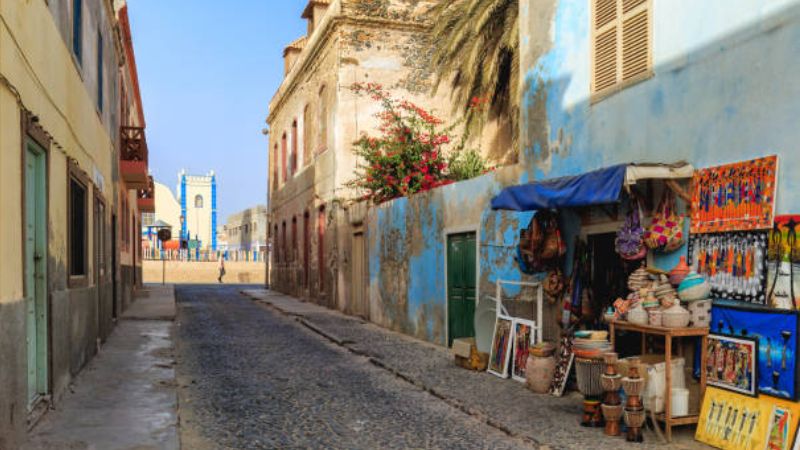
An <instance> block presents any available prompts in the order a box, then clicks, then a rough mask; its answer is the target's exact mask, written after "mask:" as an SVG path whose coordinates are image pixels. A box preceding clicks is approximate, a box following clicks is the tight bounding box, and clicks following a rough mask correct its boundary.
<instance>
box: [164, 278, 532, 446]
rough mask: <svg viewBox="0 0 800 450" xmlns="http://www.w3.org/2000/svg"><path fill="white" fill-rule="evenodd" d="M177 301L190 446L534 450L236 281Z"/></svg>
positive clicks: (185, 433) (191, 291)
mask: <svg viewBox="0 0 800 450" xmlns="http://www.w3.org/2000/svg"><path fill="white" fill-rule="evenodd" d="M177 301H178V326H177V328H176V341H177V342H176V345H177V350H178V351H177V353H178V355H179V358H178V385H179V403H180V416H181V441H182V447H183V448H190V449H203V448H247V449H256V448H363V449H377V448H448V449H451V448H452V449H456V448H493V449H504V448H532V446H531V445H529V444H528V443H526V442H523V441H522V440H520V439H516V438H513V437H510V436H508V435H507V434H505V433H503V432H501V431H500V430H498V429H496V428H494V427H492V426H489V425H487V424H486V423H483V422H481V421H479V420H476V419H475V418H473V417H471V416H469V415H468V414H465V413H464V412H462V411H460V410H458V409H457V408H454V407H452V406H450V405H448V404H447V403H446V402H443V401H442V400H441V399H439V398H437V397H435V396H434V395H431V394H430V393H428V392H426V391H424V390H422V389H420V388H419V387H417V386H415V385H413V384H410V383H408V382H406V381H404V380H402V379H400V378H398V377H396V376H395V375H393V374H391V373H390V372H388V371H386V370H384V369H382V368H379V367H376V366H375V365H374V364H371V363H370V362H369V361H368V359H367V358H366V357H363V356H358V355H356V354H353V353H351V352H348V351H347V350H343V349H341V348H338V347H337V346H335V345H333V344H330V343H329V342H328V341H326V340H325V339H324V338H322V337H321V336H319V335H317V334H315V333H313V332H312V331H310V330H308V329H306V328H304V327H303V326H301V325H299V324H298V323H297V322H295V321H294V320H292V319H291V318H287V317H285V316H283V315H282V314H281V313H279V312H275V311H271V310H269V309H267V308H266V307H264V306H262V305H259V304H258V303H255V302H253V301H252V300H250V299H249V298H247V297H244V296H243V295H240V294H239V291H238V289H237V288H235V287H228V286H224V287H211V286H205V287H203V286H196V287H180V288H178V289H177Z"/></svg>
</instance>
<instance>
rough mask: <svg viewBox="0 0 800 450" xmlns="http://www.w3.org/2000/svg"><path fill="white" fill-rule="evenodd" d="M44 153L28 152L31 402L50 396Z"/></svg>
mask: <svg viewBox="0 0 800 450" xmlns="http://www.w3.org/2000/svg"><path fill="white" fill-rule="evenodd" d="M46 186H47V184H46V178H45V154H44V151H43V150H42V149H41V148H39V147H38V146H36V145H35V144H33V143H32V142H30V143H28V145H27V151H26V152H25V213H24V214H25V302H26V308H27V318H26V319H27V320H26V341H27V347H28V348H27V353H28V401H29V405H28V406H29V407H32V406H33V405H34V404H35V402H36V400H37V399H38V398H39V397H40V396H42V395H46V394H47V275H46V272H45V270H46V267H47V266H46V264H47V260H46V257H45V256H46V255H47V194H46V191H45V190H46Z"/></svg>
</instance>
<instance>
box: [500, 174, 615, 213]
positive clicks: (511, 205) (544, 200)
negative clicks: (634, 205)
mask: <svg viewBox="0 0 800 450" xmlns="http://www.w3.org/2000/svg"><path fill="white" fill-rule="evenodd" d="M627 168H628V165H627V164H620V165H618V166H612V167H608V168H605V169H600V170H595V171H593V172H587V173H584V174H582V175H576V176H571V177H562V178H555V179H552V180H545V181H537V182H534V183H529V184H523V185H519V186H512V187H508V188H505V189H503V190H502V191H500V194H498V195H497V196H496V197H495V198H493V199H492V209H508V210H512V211H534V210H539V209H555V208H569V207H578V206H590V205H602V204H608V203H614V202H617V201H618V200H619V197H620V194H621V192H622V187H623V184H624V183H625V174H626V170H627Z"/></svg>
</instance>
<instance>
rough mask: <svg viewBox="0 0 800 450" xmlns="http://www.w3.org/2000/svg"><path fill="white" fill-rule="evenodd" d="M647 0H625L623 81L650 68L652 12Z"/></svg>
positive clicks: (644, 72)
mask: <svg viewBox="0 0 800 450" xmlns="http://www.w3.org/2000/svg"><path fill="white" fill-rule="evenodd" d="M648 9H649V8H648V1H647V0H623V17H622V81H627V80H630V79H633V78H636V77H638V76H640V75H644V74H646V73H648V71H649V70H650V12H649V11H648Z"/></svg>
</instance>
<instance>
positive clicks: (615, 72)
mask: <svg viewBox="0 0 800 450" xmlns="http://www.w3.org/2000/svg"><path fill="white" fill-rule="evenodd" d="M651 1H652V0H591V2H592V85H591V90H592V94H593V95H596V96H603V95H604V94H608V93H611V92H614V91H616V90H619V89H621V88H623V87H624V86H626V85H628V84H631V83H635V82H637V81H640V80H642V79H645V78H647V77H649V76H650V75H651V73H652V49H651V42H652V31H651V30H652V28H651V21H652V20H651V12H650V11H651V9H652V8H651V6H650V2H651Z"/></svg>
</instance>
